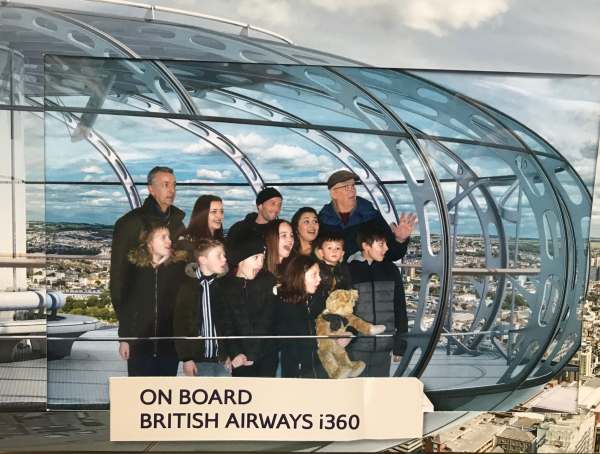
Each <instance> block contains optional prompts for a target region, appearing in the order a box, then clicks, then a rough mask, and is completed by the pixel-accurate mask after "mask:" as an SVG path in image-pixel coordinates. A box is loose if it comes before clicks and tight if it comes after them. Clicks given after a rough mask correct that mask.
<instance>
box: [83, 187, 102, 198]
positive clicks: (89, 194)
mask: <svg viewBox="0 0 600 454" xmlns="http://www.w3.org/2000/svg"><path fill="white" fill-rule="evenodd" d="M79 195H80V196H82V197H97V196H100V195H105V194H104V192H102V191H98V190H97V189H92V190H91V191H85V192H82V193H81V194H79Z"/></svg>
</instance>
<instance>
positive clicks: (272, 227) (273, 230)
mask: <svg viewBox="0 0 600 454" xmlns="http://www.w3.org/2000/svg"><path fill="white" fill-rule="evenodd" d="M281 224H288V225H289V226H290V227H291V226H292V224H290V223H289V222H288V221H286V220H285V219H275V220H273V221H271V222H269V224H268V225H267V228H266V229H265V245H266V246H267V253H266V255H265V267H266V268H267V270H269V271H270V272H271V273H273V274H274V275H275V276H277V277H279V269H280V268H281V265H282V264H280V263H279V226H280V225H281Z"/></svg>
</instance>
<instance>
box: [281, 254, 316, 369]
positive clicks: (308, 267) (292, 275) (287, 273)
mask: <svg viewBox="0 0 600 454" xmlns="http://www.w3.org/2000/svg"><path fill="white" fill-rule="evenodd" d="M320 282H321V277H320V275H319V262H318V260H317V259H316V258H315V257H314V256H306V255H297V256H296V257H294V258H293V259H292V260H290V262H289V263H288V264H287V266H286V267H285V270H284V272H283V277H282V284H281V287H280V288H279V292H278V293H279V297H280V302H279V305H278V307H277V333H278V334H279V335H281V336H306V335H309V336H314V335H315V317H314V316H313V314H312V313H311V310H310V305H311V297H312V295H313V294H314V293H315V292H316V290H317V288H318V286H319V283H320ZM280 343H281V367H282V368H281V372H282V376H283V377H288V378H326V374H325V371H324V370H323V367H322V366H321V362H320V361H319V358H318V356H317V340H316V339H313V338H304V339H281V341H280Z"/></svg>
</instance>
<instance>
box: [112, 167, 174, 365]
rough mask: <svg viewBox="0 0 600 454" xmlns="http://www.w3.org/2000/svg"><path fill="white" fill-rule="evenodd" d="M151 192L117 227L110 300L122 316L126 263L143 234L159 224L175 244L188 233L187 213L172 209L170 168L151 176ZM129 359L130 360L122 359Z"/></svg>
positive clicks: (127, 272)
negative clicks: (185, 232) (179, 237)
mask: <svg viewBox="0 0 600 454" xmlns="http://www.w3.org/2000/svg"><path fill="white" fill-rule="evenodd" d="M147 182H148V192H149V193H150V194H149V195H148V197H147V198H146V200H145V201H144V203H143V205H142V206H141V207H139V208H135V209H133V210H131V211H130V212H128V213H126V214H125V215H124V216H122V217H120V218H119V219H118V220H117V222H116V223H115V228H114V230H113V238H112V251H111V256H110V297H111V300H112V304H113V307H114V308H115V312H116V313H117V317H118V316H119V312H120V310H121V308H122V307H123V306H122V303H123V299H124V298H125V295H123V292H124V289H125V288H126V284H127V282H128V280H129V277H130V273H131V268H132V266H133V265H132V264H131V263H129V261H128V259H127V254H128V253H129V251H131V250H133V249H135V248H136V246H137V245H138V243H139V240H140V233H141V231H142V230H144V229H148V228H149V227H150V226H153V225H156V224H162V225H165V226H167V227H168V229H169V233H170V237H171V240H172V241H173V242H175V240H176V239H177V237H178V236H179V234H180V233H181V232H182V231H183V230H184V229H185V226H184V224H183V218H184V217H185V213H184V212H183V211H182V210H180V209H179V208H177V207H176V206H174V205H173V202H174V201H175V193H176V191H175V175H174V174H173V169H171V168H170V167H161V166H156V167H154V168H153V169H152V170H150V172H149V173H148V177H147ZM123 359H127V358H123Z"/></svg>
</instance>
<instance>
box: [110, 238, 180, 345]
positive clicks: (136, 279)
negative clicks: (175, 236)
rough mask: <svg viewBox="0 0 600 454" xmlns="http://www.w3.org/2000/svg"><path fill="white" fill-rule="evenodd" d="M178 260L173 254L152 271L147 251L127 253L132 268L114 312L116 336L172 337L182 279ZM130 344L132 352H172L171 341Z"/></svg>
mask: <svg viewBox="0 0 600 454" xmlns="http://www.w3.org/2000/svg"><path fill="white" fill-rule="evenodd" d="M181 258H182V255H181V254H179V253H175V254H174V257H173V258H172V259H171V260H169V261H167V262H165V263H163V264H161V265H160V266H158V267H157V268H154V267H153V266H152V262H151V259H150V257H149V254H148V253H147V252H145V251H140V250H137V249H136V250H133V251H131V252H130V254H129V260H130V263H131V265H132V267H133V269H132V271H131V273H130V277H129V280H128V282H127V283H126V285H125V288H124V290H123V295H124V296H123V299H122V301H121V304H120V305H119V306H118V309H117V317H118V319H119V331H118V332H119V336H120V337H171V336H173V312H174V309H175V299H176V296H177V290H178V288H179V282H180V280H181V277H182V276H183V266H184V262H183V261H180V260H181ZM130 345H131V346H132V348H133V350H134V351H136V352H141V351H145V352H150V351H153V352H154V353H160V354H166V353H168V354H169V355H171V354H173V355H174V353H175V352H174V347H173V341H172V340H165V341H152V342H144V341H141V340H137V341H130Z"/></svg>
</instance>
